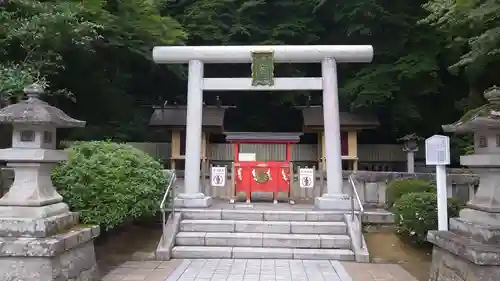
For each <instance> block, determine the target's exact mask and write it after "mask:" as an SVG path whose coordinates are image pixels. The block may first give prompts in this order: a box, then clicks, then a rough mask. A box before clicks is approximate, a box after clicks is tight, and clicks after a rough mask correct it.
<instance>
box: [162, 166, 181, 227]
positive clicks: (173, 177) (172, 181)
mask: <svg viewBox="0 0 500 281" xmlns="http://www.w3.org/2000/svg"><path fill="white" fill-rule="evenodd" d="M171 171H172V175H171V176H170V181H169V183H168V186H167V189H166V190H165V194H163V199H162V200H161V203H160V211H161V216H162V222H163V225H162V227H163V228H165V224H166V222H167V218H166V216H165V211H169V210H170V211H171V212H170V215H172V216H173V215H174V212H175V208H174V207H172V208H165V203H166V202H167V199H168V198H169V196H168V195H169V194H170V193H172V198H175V182H176V180H177V173H176V172H175V170H171ZM170 191H172V192H170ZM172 206H173V205H172Z"/></svg>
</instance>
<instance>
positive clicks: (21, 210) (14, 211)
mask: <svg viewBox="0 0 500 281" xmlns="http://www.w3.org/2000/svg"><path fill="white" fill-rule="evenodd" d="M67 213H69V208H68V205H66V204H65V203H56V204H51V205H46V206H36V207H35V206H0V218H30V219H41V218H48V217H53V216H58V215H61V214H67Z"/></svg>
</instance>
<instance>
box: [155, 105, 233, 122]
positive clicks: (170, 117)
mask: <svg viewBox="0 0 500 281" xmlns="http://www.w3.org/2000/svg"><path fill="white" fill-rule="evenodd" d="M227 108H228V107H227V106H226V107H225V106H204V107H203V112H202V114H203V116H202V126H204V127H220V128H222V127H223V125H224V114H225V112H226V109H227ZM186 114H187V107H186V106H185V105H179V106H176V105H172V106H164V107H155V108H154V112H153V114H152V115H151V117H150V119H149V125H150V126H167V127H180V126H186Z"/></svg>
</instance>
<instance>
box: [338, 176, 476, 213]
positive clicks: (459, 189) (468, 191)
mask: <svg viewBox="0 0 500 281" xmlns="http://www.w3.org/2000/svg"><path fill="white" fill-rule="evenodd" d="M349 175H350V172H348V171H344V178H345V179H346V180H345V181H344V192H346V193H348V194H350V193H351V190H352V188H351V186H350V184H349V182H348V181H347V178H348V177H349ZM355 177H356V180H357V182H358V183H359V184H358V186H356V190H357V191H358V194H359V196H360V198H361V201H362V202H363V203H364V204H365V205H367V206H373V207H383V206H384V204H385V202H386V190H387V185H388V184H389V182H391V181H393V180H396V179H409V178H417V179H422V180H426V181H429V182H432V183H434V182H435V181H436V175H435V174H434V173H416V174H409V173H399V172H369V171H357V172H356V173H355ZM478 184H479V178H478V176H477V175H474V174H472V173H468V171H466V170H461V169H450V170H449V171H448V175H447V194H448V197H454V198H457V199H458V200H459V201H461V202H463V203H466V202H467V201H469V200H470V199H471V198H472V196H473V195H474V192H475V190H476V187H477V185H478ZM346 185H347V186H346Z"/></svg>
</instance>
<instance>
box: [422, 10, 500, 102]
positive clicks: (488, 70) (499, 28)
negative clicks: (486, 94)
mask: <svg viewBox="0 0 500 281" xmlns="http://www.w3.org/2000/svg"><path fill="white" fill-rule="evenodd" d="M424 8H425V9H426V10H427V11H428V12H429V15H428V16H427V17H426V18H424V19H423V20H422V23H424V24H428V25H430V26H432V27H434V28H436V30H438V31H440V32H441V34H442V35H443V36H444V38H446V41H447V47H448V49H449V50H450V51H451V52H452V55H453V58H454V60H453V61H452V63H451V65H450V67H449V69H450V71H453V72H454V73H457V74H460V73H463V74H464V75H465V77H467V79H468V81H469V84H470V90H469V102H470V103H471V106H472V107H475V106H478V105H480V104H481V103H483V101H484V100H483V99H482V93H483V90H485V89H486V88H488V87H490V86H491V85H492V84H494V83H498V82H500V78H499V77H498V75H497V74H496V69H497V68H498V65H499V62H500V1H498V0H430V1H428V2H427V3H426V4H425V5H424Z"/></svg>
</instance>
